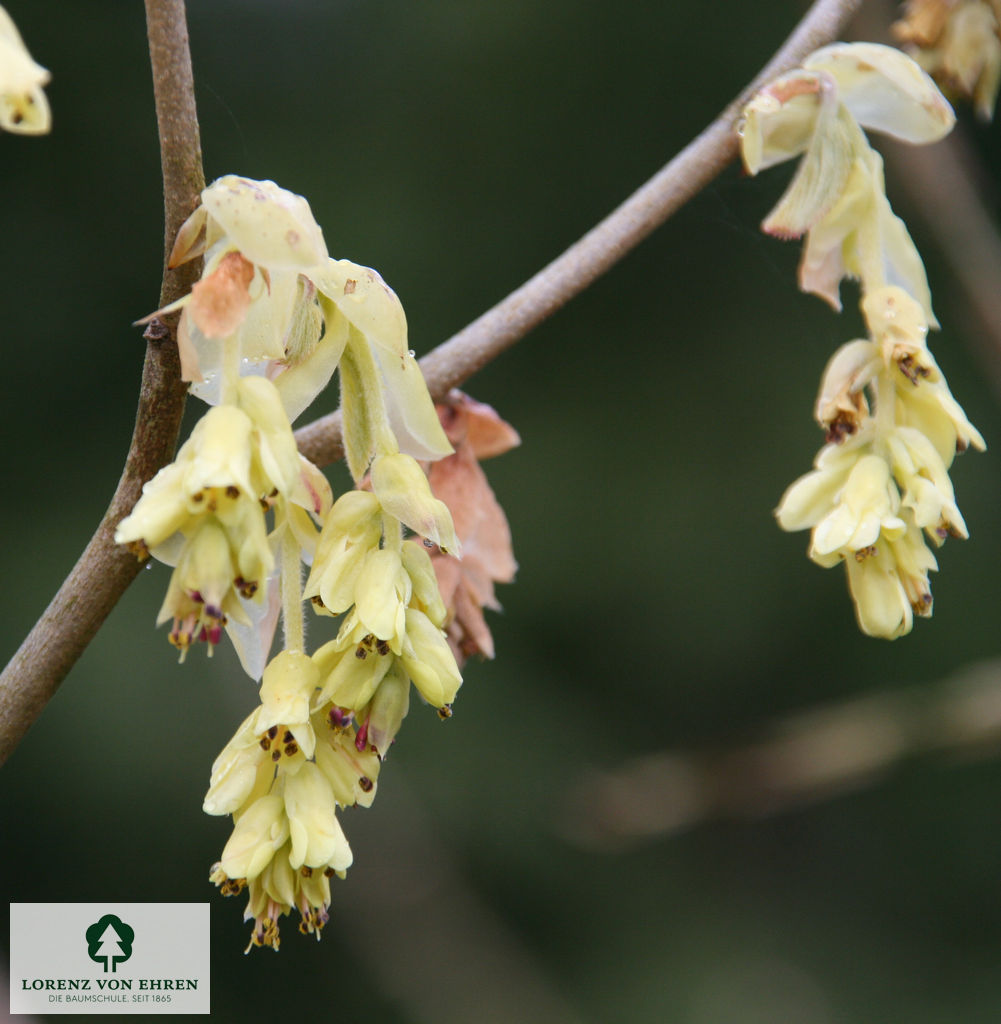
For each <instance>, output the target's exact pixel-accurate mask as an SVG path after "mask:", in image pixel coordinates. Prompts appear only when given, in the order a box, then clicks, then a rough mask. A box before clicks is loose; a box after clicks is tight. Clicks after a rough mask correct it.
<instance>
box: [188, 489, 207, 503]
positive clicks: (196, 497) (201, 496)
mask: <svg viewBox="0 0 1001 1024" xmlns="http://www.w3.org/2000/svg"><path fill="white" fill-rule="evenodd" d="M191 500H192V501H204V500H205V492H204V491H195V493H194V494H192V495H191Z"/></svg>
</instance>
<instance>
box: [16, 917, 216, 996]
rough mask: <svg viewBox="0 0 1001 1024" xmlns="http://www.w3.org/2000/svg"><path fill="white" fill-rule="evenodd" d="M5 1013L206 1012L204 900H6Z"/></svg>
mask: <svg viewBox="0 0 1001 1024" xmlns="http://www.w3.org/2000/svg"><path fill="white" fill-rule="evenodd" d="M10 1012H11V1013H12V1014H15V1013H106V1014H114V1013H172V1014H176V1013H209V904H208V903H110V902H109V903H12V904H11V905H10Z"/></svg>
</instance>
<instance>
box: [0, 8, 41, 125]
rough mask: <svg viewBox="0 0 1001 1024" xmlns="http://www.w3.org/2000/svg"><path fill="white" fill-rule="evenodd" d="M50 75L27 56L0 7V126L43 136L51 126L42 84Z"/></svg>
mask: <svg viewBox="0 0 1001 1024" xmlns="http://www.w3.org/2000/svg"><path fill="white" fill-rule="evenodd" d="M49 78H50V75H49V73H48V71H46V70H45V68H43V67H42V66H41V65H40V64H36V63H35V61H33V60H32V59H31V55H30V54H29V53H28V49H27V47H26V46H25V45H24V41H23V40H22V39H21V34H20V33H19V32H18V30H17V26H16V25H15V24H14V22H13V21H12V20H11V17H10V15H9V14H8V13H7V12H6V11H5V10H4V8H3V7H0V128H3V129H4V130H5V131H8V132H17V133H18V134H20V135H44V134H46V133H47V132H48V131H49V129H50V128H51V127H52V116H51V114H50V112H49V102H48V100H47V99H46V98H45V93H44V92H43V91H42V86H43V85H45V84H46V83H47V82H48V81H49Z"/></svg>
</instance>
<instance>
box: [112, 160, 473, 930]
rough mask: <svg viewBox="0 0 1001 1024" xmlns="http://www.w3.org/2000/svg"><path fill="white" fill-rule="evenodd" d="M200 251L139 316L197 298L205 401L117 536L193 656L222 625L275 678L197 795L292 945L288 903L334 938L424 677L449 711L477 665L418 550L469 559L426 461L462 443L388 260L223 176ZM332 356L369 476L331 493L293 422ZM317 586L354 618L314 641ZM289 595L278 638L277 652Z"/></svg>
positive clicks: (431, 694)
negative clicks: (365, 828)
mask: <svg viewBox="0 0 1001 1024" xmlns="http://www.w3.org/2000/svg"><path fill="white" fill-rule="evenodd" d="M196 255H204V257H205V267H204V271H203V274H202V277H201V280H200V281H199V282H198V283H197V284H196V285H195V286H194V287H193V288H192V290H191V293H190V294H189V295H186V296H184V297H183V298H182V299H180V300H179V301H178V302H176V303H173V304H172V305H171V306H168V307H165V309H163V310H158V311H157V313H156V314H152V315H151V317H147V318H146V320H147V321H148V320H150V319H152V316H158V315H162V314H164V313H166V312H169V311H171V310H174V309H180V310H182V313H181V319H180V322H179V326H178V338H179V341H178V344H179V348H180V353H181V361H182V372H183V376H184V379H185V380H188V381H190V382H191V391H192V393H193V394H195V395H197V396H198V397H200V398H202V399H203V400H205V401H206V402H208V403H209V405H210V408H209V409H208V411H207V412H206V414H205V415H204V417H203V418H202V419H201V421H200V422H199V423H198V424H197V426H196V427H195V429H194V430H193V431H192V434H191V437H190V438H189V439H188V441H186V442H185V444H184V445H183V446H182V447H181V449H180V451H179V452H178V455H177V458H176V459H175V461H174V462H173V463H171V464H170V465H169V466H167V467H165V468H164V469H163V470H161V471H160V472H159V473H158V474H157V475H156V476H155V477H154V478H153V479H152V480H151V481H150V482H149V483H148V484H147V485H146V486H145V487H144V489H143V494H142V497H141V498H140V500H139V502H138V503H137V505H136V507H135V509H134V510H133V512H132V514H131V515H129V516H128V517H127V518H125V519H124V520H123V521H122V522H121V524H120V525H119V528H118V531H117V533H116V540H117V541H118V542H119V543H122V544H127V545H129V546H130V547H131V548H132V550H134V551H135V553H136V554H137V555H138V556H139V557H140V558H145V557H148V556H149V555H153V556H154V557H155V558H157V559H159V560H161V561H164V562H166V563H167V564H168V565H171V566H173V574H172V576H171V580H170V585H169V587H168V591H167V597H166V599H165V601H164V604H163V608H162V609H161V612H160V615H159V619H158V621H160V622H162V621H166V620H167V619H173V623H174V624H173V627H172V629H171V631H170V640H171V642H172V643H173V644H174V645H175V646H177V647H178V648H179V649H180V651H181V658H182V660H183V658H184V655H185V654H186V653H187V651H188V649H189V648H190V646H191V645H192V644H194V643H197V642H204V643H205V644H206V646H207V648H208V651H209V653H211V650H212V647H213V646H214V645H215V644H218V643H220V642H221V640H222V637H223V632H224V631H226V632H228V633H229V635H230V637H231V638H232V640H233V642H234V645H235V647H236V648H237V651H238V653H239V655H240V658H241V662H242V664H243V666H244V668H245V669H246V671H247V672H248V674H250V675H251V676H252V677H254V678H255V679H256V678H262V681H261V690H260V696H261V704H260V706H259V707H258V708H257V710H256V711H254V712H253V713H252V714H251V715H250V716H248V718H247V719H246V720H245V721H244V722H243V724H242V725H241V726H240V728H239V729H238V730H237V732H236V734H235V735H234V736H233V738H232V739H231V740H230V742H229V743H228V744H227V745H226V747H225V749H224V750H223V751H222V753H221V754H220V755H219V757H218V758H217V759H216V762H215V764H214V765H213V768H212V775H211V780H210V786H209V790H208V793H207V794H206V797H205V802H204V810H205V811H206V812H207V813H209V814H217V815H226V814H231V815H232V816H233V822H234V829H233V833H232V835H231V837H230V839H229V841H228V842H227V843H226V845H225V848H224V850H223V853H222V857H221V859H220V861H219V862H218V863H217V864H216V865H215V866H214V867H213V869H212V873H211V880H212V881H213V882H215V883H216V885H218V886H219V887H220V888H221V889H222V891H223V893H224V894H225V895H233V894H235V893H238V892H241V891H243V890H244V889H247V890H248V891H249V904H248V907H247V917H248V918H251V919H253V921H254V924H253V929H252V934H251V943H250V945H251V946H253V945H266V946H270V947H272V948H273V949H277V948H278V945H279V931H278V921H279V919H280V918H281V917H282V916H283V915H285V914H287V913H289V912H290V911H291V909H292V908H293V907H294V908H296V909H297V910H298V911H299V914H300V917H301V924H300V930H302V931H303V932H308V933H315V934H316V935H317V937H319V932H320V930H321V929H322V927H323V925H324V923H325V922H326V920H327V910H328V907H329V904H330V883H329V880H330V878H331V877H332V876H333V875H335V874H337V875H341V876H343V874H344V872H345V870H346V869H347V867H348V866H349V865H350V863H351V851H350V848H349V846H348V844H347V840H346V839H345V837H344V834H343V832H342V831H341V827H340V824H339V821H338V817H337V812H338V810H339V809H343V808H345V807H350V806H354V805H355V804H360V805H361V806H365V807H367V806H369V805H370V804H371V803H372V800H373V799H374V797H375V790H376V781H377V778H378V775H379V768H380V764H381V760H382V758H384V757H385V756H386V754H387V753H388V751H389V748H390V746H391V744H392V743H393V740H394V738H395V736H396V733H397V731H398V730H399V728H400V725H401V723H402V720H403V718H404V717H405V716H406V714H407V712H408V710H409V704H410V686H411V683H412V684H413V685H414V686H416V687H417V690H418V692H419V693H420V695H421V697H422V698H423V699H424V700H425V701H426V702H427V703H429V704H431V705H432V706H433V707H435V708H437V709H438V713H439V715H440V716H441V717H442V718H447V717H449V716H450V715H451V705H452V702H453V700H454V699H455V695H456V693H457V691H458V688H459V686H460V685H461V683H462V677H461V675H460V672H459V668H458V665H457V664H456V659H455V656H454V655H453V653H452V649H451V647H450V646H449V643H448V641H447V639H446V635H445V633H444V631H443V627H444V626H445V625H446V621H447V614H448V613H447V609H446V606H445V604H444V602H443V601H442V598H441V594H440V592H439V588H438V582H437V579H436V576H435V573H434V570H433V568H432V563H431V558H430V556H429V554H428V551H427V550H426V549H425V546H427V547H432V548H434V549H435V550H436V551H437V552H441V553H442V555H441V557H446V556H447V557H449V558H450V559H453V560H454V558H455V557H457V556H458V555H459V554H460V543H459V539H458V537H457V536H456V531H455V527H454V525H453V521H452V517H451V514H450V512H449V509H448V507H447V506H446V505H445V504H444V503H443V502H442V501H441V500H439V499H438V498H436V497H435V496H434V495H433V494H432V491H431V486H430V484H429V482H428V477H427V474H426V472H425V470H424V469H423V468H422V463H424V464H427V463H430V462H433V461H434V460H437V459H440V458H442V457H444V456H446V455H449V454H450V453H451V452H452V447H451V445H450V443H449V440H448V438H447V437H446V434H445V432H444V430H443V429H442V426H441V423H440V422H439V419H438V415H437V413H436V412H435V408H434V405H433V404H432V402H431V398H430V395H429V394H428V391H427V387H426V385H425V383H424V379H423V377H422V375H421V372H420V369H419V367H418V365H417V362H416V360H415V358H414V354H413V352H411V351H410V350H409V349H408V347H407V326H406V318H405V317H404V314H403V309H402V307H401V306H400V303H399V300H398V299H397V297H396V295H395V294H394V293H393V292H392V291H391V290H390V289H389V288H388V287H387V286H386V284H385V283H384V282H383V281H382V278H380V277H379V275H378V274H377V273H376V272H375V271H373V270H370V269H368V268H366V267H360V266H357V265H356V264H353V263H350V262H349V261H346V260H333V259H331V258H330V257H329V256H328V255H327V249H326V245H325V243H324V240H323V235H322V232H321V231H320V228H319V227H318V226H317V224H316V222H315V220H314V219H313V216H312V213H311V211H310V209H309V205H308V204H307V203H306V200H305V199H303V198H302V197H301V196H296V195H293V194H292V193H290V192H287V191H285V190H284V189H281V188H279V187H278V186H277V185H275V184H274V183H273V182H269V181H263V182H259V181H251V180H249V179H246V178H239V177H236V176H233V175H230V176H227V177H225V178H221V179H219V180H218V181H217V182H215V183H214V184H212V185H210V186H209V187H208V188H207V189H205V191H204V192H203V193H202V204H201V205H200V206H199V207H198V209H197V210H196V211H195V212H194V213H193V214H192V215H191V217H190V218H189V219H188V221H187V222H186V223H185V224H184V225H183V226H182V228H181V230H180V232H179V234H178V238H177V242H176V244H175V246H174V250H173V253H172V257H171V262H172V264H178V263H181V262H184V261H185V260H188V259H191V258H192V257H194V256H196ZM335 370H339V372H340V378H341V402H342V408H343V413H344V439H345V448H346V453H347V462H348V466H349V468H350V470H351V472H352V475H353V476H354V478H355V483H356V489H354V490H351V491H348V492H347V493H345V494H343V495H341V496H340V497H339V498H338V499H337V501H336V502H335V501H333V496H332V494H331V491H330V487H329V485H328V484H327V481H326V479H325V477H324V476H323V475H322V473H320V471H319V470H318V469H317V468H316V467H315V466H313V465H312V464H311V463H309V462H308V461H307V460H306V459H304V458H303V457H302V456H301V455H300V454H299V453H298V451H297V449H296V445H295V440H294V437H293V434H292V426H291V422H292V420H293V419H295V417H296V416H298V415H299V414H300V413H301V412H302V411H303V410H304V409H305V408H306V407H307V406H308V405H309V404H310V403H311V402H312V400H313V399H314V398H315V397H316V395H317V394H318V393H319V392H320V391H321V390H322V389H323V388H324V387H325V386H326V385H327V383H328V382H329V380H330V378H331V377H332V375H333V373H334V371H335ZM418 460H420V461H418ZM363 487H364V488H365V489H362V488H363ZM406 530H409V531H412V533H413V535H414V539H412V540H406V539H405V531H406ZM303 563H305V564H306V565H307V566H309V567H310V571H309V576H308V579H307V580H306V583H305V589H304V587H303V581H302V570H301V566H302V564H303ZM306 599H309V600H311V601H312V603H313V605H314V607H315V609H316V610H317V611H318V612H320V613H322V614H325V615H332V616H339V617H341V622H340V628H339V631H338V634H337V636H336V638H335V639H333V640H331V641H329V642H328V643H326V644H323V645H322V646H321V647H320V648H319V649H318V650H317V651H316V652H315V653H314V654H313V655H310V654H308V653H307V651H306V647H305V629H304V623H303V615H302V602H303V600H306ZM279 609H280V611H281V617H282V621H283V629H284V643H283V649H282V650H281V651H280V653H278V654H277V655H275V656H274V657H273V658H271V659H270V661H269V660H268V655H269V652H270V649H271V646H272V642H273V633H274V630H275V627H276V623H277V619H278V611H279ZM249 948H250V947H249V946H248V949H249Z"/></svg>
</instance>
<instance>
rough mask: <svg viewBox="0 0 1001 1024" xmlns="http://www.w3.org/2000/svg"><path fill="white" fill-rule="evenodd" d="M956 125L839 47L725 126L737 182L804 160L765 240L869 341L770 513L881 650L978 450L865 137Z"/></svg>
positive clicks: (831, 378)
mask: <svg viewBox="0 0 1001 1024" xmlns="http://www.w3.org/2000/svg"><path fill="white" fill-rule="evenodd" d="M953 121H954V118H953V114H952V110H951V108H950V107H949V105H948V103H947V102H946V100H945V99H944V98H943V97H942V95H941V94H940V93H939V92H938V90H937V89H936V87H935V85H934V83H933V82H932V81H931V79H930V78H928V76H927V75H926V74H925V73H924V72H923V71H921V69H920V68H919V67H918V66H917V65H916V64H915V63H914V62H913V61H912V60H911V59H910V58H908V57H907V56H905V55H904V54H902V53H900V52H899V51H897V50H894V49H892V48H890V47H885V46H879V45H876V44H871V43H855V44H844V43H836V44H834V45H832V46H828V47H824V48H823V49H821V50H818V51H817V52H816V53H814V54H812V55H811V56H810V57H809V58H807V60H806V61H804V62H803V65H802V67H801V68H799V69H797V70H796V71H792V72H790V73H788V74H786V75H783V76H781V77H780V78H778V79H776V80H775V81H774V82H772V83H770V84H769V85H767V86H765V87H764V88H763V89H762V90H761V91H760V92H759V93H758V94H757V95H756V96H755V97H754V98H753V99H752V100H751V101H750V103H749V104H748V105H747V106H746V107H745V109H744V113H743V117H742V119H741V122H740V124H739V126H738V133H739V135H740V138H741V149H742V153H743V157H744V163H745V166H746V167H747V169H748V171H749V172H750V173H752V174H756V173H757V172H758V171H759V170H761V169H762V168H765V167H769V166H772V165H773V164H776V163H779V162H780V161H782V160H787V159H791V158H793V157H796V156H801V157H802V159H801V162H800V165H799V168H798V169H797V171H796V174H795V176H794V178H793V181H792V183H791V184H790V186H789V188H788V189H787V190H786V193H785V194H784V196H783V197H782V199H780V201H779V203H778V205H777V206H776V207H775V209H774V210H773V211H772V212H771V214H769V216H768V218H766V220H765V222H764V224H763V225H762V227H763V229H764V230H765V231H767V232H769V233H771V234H776V235H779V236H781V237H798V236H800V235H804V234H805V235H806V243H805V245H804V249H803V256H802V261H801V264H800V287H801V288H802V289H803V290H804V291H808V292H814V293H816V294H818V295H820V296H821V297H823V298H825V299H827V301H828V302H830V304H831V305H832V306H833V307H834V308H835V309H840V308H841V303H840V296H839V288H840V282H841V280H842V278H844V277H852V278H857V279H858V281H859V284H860V287H861V292H862V302H861V306H862V313H863V316H864V317H865V322H866V326H867V328H868V331H869V337H868V338H867V339H859V340H856V341H852V342H849V343H848V344H846V345H844V346H842V347H841V348H840V349H839V350H838V351H837V352H836V353H835V354H834V356H833V357H832V358H831V360H830V362H829V363H828V366H827V369H826V370H825V372H824V377H823V380H822V382H821V389H820V395H819V397H818V400H817V405H816V410H815V412H816V419H817V421H818V423H819V424H820V426H821V427H822V428H823V430H824V432H825V438H826V441H827V443H826V445H825V446H824V448H823V449H821V451H820V453H819V455H818V456H817V459H816V462H815V469H814V470H813V471H812V472H811V473H808V474H806V475H805V476H804V477H801V478H800V479H799V480H797V481H796V482H795V483H794V484H793V485H792V486H791V487H790V488H789V489H788V490H787V491H786V493H785V495H784V496H783V498H782V501H781V502H780V504H779V507H778V509H777V510H776V516H777V518H778V522H779V525H780V526H781V527H782V528H783V529H786V530H802V529H810V530H811V531H812V532H811V540H810V547H809V555H810V558H811V559H812V560H813V561H815V562H817V563H818V564H819V565H821V566H824V567H830V566H833V565H837V564H839V563H841V562H843V563H844V564H845V566H846V567H847V572H848V585H849V590H850V592H851V595H852V599H853V601H854V604H855V612H856V617H857V619H858V623H859V627H860V628H861V629H862V631H863V632H864V633H867V634H869V635H870V636H878V637H885V638H888V639H893V638H895V637H897V636H901V635H903V634H905V633H908V632H909V631H910V629H911V627H912V625H913V617H914V616H915V615H919V616H929V615H931V611H932V596H931V588H930V585H929V581H928V573H929V572H931V571H933V570H935V569H937V567H938V566H937V562H936V560H935V557H934V555H933V554H932V552H931V550H930V549H929V547H928V545H927V543H926V541H927V540H930V541H931V543H932V545H933V546H935V547H938V546H940V545H941V544H942V543H943V542H944V541H945V539H946V537H949V536H953V537H962V538H965V537H967V535H968V534H967V530H966V524H965V523H964V521H963V517H962V515H961V514H960V512H959V508H958V507H957V505H956V501H955V495H954V493H953V488H952V484H951V481H950V480H949V475H948V470H949V467H950V466H951V464H952V460H953V457H954V456H955V454H956V453H957V452H961V451H964V450H965V449H966V448H968V447H971V446H972V447H974V448H978V449H983V448H984V440H983V438H982V437H981V435H980V433H979V432H978V431H977V430H976V428H975V427H974V426H973V425H972V424H971V423H970V422H969V420H967V418H966V415H965V414H964V412H963V410H962V408H961V407H960V405H959V403H958V402H956V400H955V399H954V398H953V396H952V394H951V392H950V391H949V388H948V385H947V384H946V382H945V378H944V377H943V375H942V373H941V371H940V369H939V367H938V365H937V364H936V363H935V360H934V359H933V357H932V355H931V353H930V351H929V350H928V346H927V334H928V329H929V327H938V322H937V321H936V320H935V317H934V314H933V312H932V308H931V292H930V290H929V287H928V282H927V277H926V275H925V270H924V265H923V264H922V262H921V257H920V256H919V255H918V252H917V249H916V248H915V246H914V243H913V242H912V240H911V237H910V235H909V234H908V232H907V228H906V226H905V225H904V223H903V221H901V220H900V218H899V217H897V216H896V215H895V214H894V213H893V211H892V209H891V208H890V204H889V201H888V200H887V198H886V193H885V186H884V180H883V164H882V159H881V158H880V157H879V155H878V154H877V153H876V152H875V151H874V150H873V149H872V148H871V146H870V145H869V143H868V140H867V139H866V137H865V134H864V133H863V131H862V128H863V127H865V128H870V129H872V130H874V131H879V132H883V133H885V134H889V135H892V136H894V137H896V138H898V139H901V140H903V141H905V142H909V143H912V144H923V143H929V142H934V141H936V140H938V139H940V138H942V137H943V136H944V135H945V134H947V133H948V131H949V130H950V129H951V127H952V124H953Z"/></svg>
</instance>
